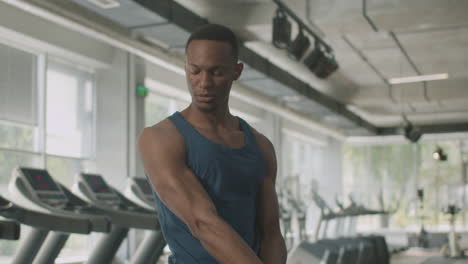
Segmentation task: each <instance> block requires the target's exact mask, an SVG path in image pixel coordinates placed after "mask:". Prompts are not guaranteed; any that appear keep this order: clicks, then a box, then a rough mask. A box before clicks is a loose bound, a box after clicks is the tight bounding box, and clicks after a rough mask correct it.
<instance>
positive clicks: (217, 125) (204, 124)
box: [182, 105, 237, 130]
mask: <svg viewBox="0 0 468 264" xmlns="http://www.w3.org/2000/svg"><path fill="white" fill-rule="evenodd" d="M182 113H183V114H184V115H185V117H186V118H187V119H188V120H189V121H191V123H192V124H194V125H195V126H197V127H200V128H207V129H216V130H217V129H235V128H236V127H237V122H236V121H235V119H234V116H233V115H232V114H231V113H230V112H229V107H226V108H224V109H220V110H219V111H212V112H203V111H200V110H199V109H197V108H196V107H194V106H193V105H190V106H189V107H188V108H187V109H185V110H184V111H183V112H182Z"/></svg>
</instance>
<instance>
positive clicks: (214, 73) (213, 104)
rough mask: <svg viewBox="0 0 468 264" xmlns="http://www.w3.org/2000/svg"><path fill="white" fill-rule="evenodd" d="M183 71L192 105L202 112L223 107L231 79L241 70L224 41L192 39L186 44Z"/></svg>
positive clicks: (235, 77) (240, 65)
mask: <svg viewBox="0 0 468 264" xmlns="http://www.w3.org/2000/svg"><path fill="white" fill-rule="evenodd" d="M186 53H187V58H186V62H185V73H186V77H187V84H188V87H189V91H190V94H191V95H192V105H194V106H195V107H197V108H198V109H199V110H201V111H203V112H213V111H215V110H216V109H219V108H220V107H226V106H227V103H228V99H229V92H230V90H231V85H232V82H233V81H234V80H237V79H238V78H239V76H240V73H241V72H242V68H243V65H242V64H241V63H237V61H236V60H235V58H234V56H233V51H232V47H231V46H230V45H229V43H227V42H222V41H214V40H192V41H191V42H190V44H189V45H188V47H187V52H186Z"/></svg>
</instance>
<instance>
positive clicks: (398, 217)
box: [343, 140, 466, 230]
mask: <svg viewBox="0 0 468 264" xmlns="http://www.w3.org/2000/svg"><path fill="white" fill-rule="evenodd" d="M464 142H466V140H465V141H463V140H447V141H437V142H436V141H426V142H422V143H419V144H393V145H370V146H361V145H354V146H350V145H347V146H345V147H344V148H343V155H344V157H343V160H344V164H343V177H344V179H345V180H344V184H345V185H344V191H345V193H347V194H352V195H353V196H354V197H355V198H356V200H358V201H359V202H361V203H362V204H363V205H365V206H366V207H371V208H374V209H380V210H387V211H389V212H390V213H391V214H390V218H389V219H387V220H383V219H385V218H381V219H378V218H375V217H373V220H372V221H371V220H370V219H369V218H367V219H366V218H362V219H363V221H367V222H363V221H360V223H358V228H360V229H361V230H362V229H369V228H371V229H375V228H379V227H392V228H406V229H408V228H409V229H415V230H418V229H419V228H420V226H421V225H422V224H424V225H425V226H426V228H429V229H444V228H447V227H448V217H447V215H445V214H444V213H443V211H444V208H447V206H448V205H449V204H455V205H457V206H459V207H464V206H465V203H466V198H465V197H464V193H466V189H465V188H466V178H464V177H465V176H464V173H463V171H464V169H463V166H464V164H466V161H465V160H464V155H465V154H464V153H465V152H464V148H463V146H464V145H465V144H466V143H464ZM438 148H441V149H443V151H444V152H445V153H447V160H445V161H440V160H436V159H434V158H433V152H434V151H436V150H437V149H438ZM418 190H419V191H420V193H421V192H423V194H424V195H423V197H422V199H420V198H419V197H418ZM463 219H466V217H459V218H458V223H461V222H462V221H463ZM465 221H466V220H465Z"/></svg>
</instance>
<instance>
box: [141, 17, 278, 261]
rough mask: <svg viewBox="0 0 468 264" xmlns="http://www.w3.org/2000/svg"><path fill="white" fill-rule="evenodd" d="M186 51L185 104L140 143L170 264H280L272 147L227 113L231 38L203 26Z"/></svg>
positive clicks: (233, 61) (234, 61)
mask: <svg viewBox="0 0 468 264" xmlns="http://www.w3.org/2000/svg"><path fill="white" fill-rule="evenodd" d="M185 50H186V62H185V72H186V78H187V84H188V88H189V91H190V94H191V97H192V102H191V104H190V105H189V106H188V107H187V108H186V109H184V110H183V111H181V112H176V113H174V114H173V115H171V116H170V117H168V119H165V120H163V121H161V122H160V123H158V124H156V125H154V126H152V127H148V128H145V129H144V131H143V132H142V134H141V135H140V138H139V151H140V154H141V158H142V161H143V165H144V168H145V171H146V174H147V176H148V178H149V180H150V181H151V183H152V186H153V187H154V190H155V197H156V201H157V209H158V216H159V220H160V223H161V228H162V231H163V234H164V237H165V238H166V241H167V243H168V245H169V247H170V249H171V251H172V255H171V256H170V257H169V263H177V264H192V263H202V264H208V263H223V264H224V263H238V264H249V263H268V264H275V263H281V264H284V263H285V262H286V247H285V244H284V240H283V237H282V235H281V232H280V227H279V213H278V201H277V197H276V192H275V178H276V158H275V152H274V149H273V145H272V144H271V142H270V141H269V140H268V139H267V138H266V137H265V136H263V135H262V134H260V133H258V132H257V131H255V130H254V129H253V128H251V127H250V126H249V125H248V124H247V123H246V122H245V121H244V120H242V119H241V118H239V117H235V116H233V115H231V113H230V112H229V105H228V101H229V93H230V90H231V86H232V82H233V81H235V80H237V79H238V78H239V76H240V74H241V72H242V69H243V65H242V63H238V44H237V39H236V37H235V35H234V33H233V32H232V31H231V30H229V29H228V28H226V27H224V26H220V25H214V24H210V25H205V26H203V27H201V28H199V29H198V30H196V31H195V32H194V33H192V35H191V36H190V38H189V39H188V41H187V44H186V48H185Z"/></svg>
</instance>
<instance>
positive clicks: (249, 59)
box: [134, 0, 378, 134]
mask: <svg viewBox="0 0 468 264" xmlns="http://www.w3.org/2000/svg"><path fill="white" fill-rule="evenodd" d="M134 1H135V2H137V3H139V4H140V5H142V6H144V7H145V8H147V9H149V10H150V11H152V12H155V13H157V14H158V15H160V16H162V17H164V18H166V19H167V20H169V21H171V22H172V23H174V24H176V25H178V26H180V27H181V28H183V29H185V30H187V31H188V32H193V31H194V30H195V29H196V28H197V27H198V26H200V25H203V24H206V23H208V20H206V19H204V18H202V17H200V16H198V15H197V14H194V13H193V12H191V11H190V10H188V9H187V8H185V7H183V6H182V5H180V4H178V3H177V2H175V1H173V0H158V1H154V0H134ZM239 57H240V60H241V61H243V62H245V63H247V64H248V65H249V66H250V67H252V68H254V69H256V70H257V71H259V72H262V73H263V74H265V75H266V76H267V77H269V78H271V79H274V80H276V81H278V82H280V83H282V84H283V85H285V86H287V87H289V88H291V89H293V90H295V91H296V92H297V93H299V94H300V95H303V96H305V97H306V98H308V99H310V100H313V101H315V102H317V103H319V104H320V105H322V106H324V107H326V108H328V109H330V110H331V111H332V112H334V113H336V114H338V115H341V116H343V117H345V118H347V119H348V120H350V121H351V122H353V123H355V124H356V125H358V126H360V127H363V128H365V129H367V130H369V131H370V132H371V133H374V134H377V132H378V128H377V127H376V126H374V125H373V124H371V123H369V122H368V121H366V120H364V119H362V118H361V117H360V116H358V115H356V114H355V113H353V112H352V111H350V110H348V109H347V107H346V105H345V104H343V103H341V102H339V101H337V100H336V99H334V98H332V97H329V96H327V95H325V94H323V93H321V92H319V91H318V90H317V89H314V88H313V87H311V86H310V85H308V84H307V83H305V82H303V81H301V80H299V79H298V78H296V77H294V76H293V75H291V74H290V73H288V72H287V71H285V70H283V69H281V68H279V67H278V66H276V65H275V64H273V63H271V62H270V61H269V60H267V59H265V58H264V57H262V56H260V55H258V54H257V53H255V52H254V51H252V50H251V49H249V48H247V47H246V46H244V45H241V47H240V50H239Z"/></svg>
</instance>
